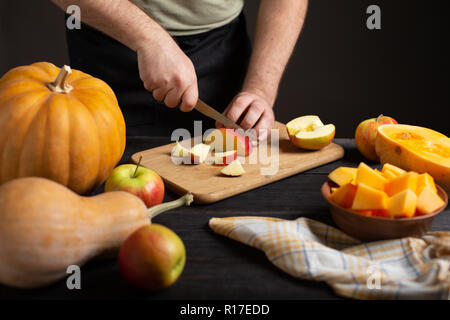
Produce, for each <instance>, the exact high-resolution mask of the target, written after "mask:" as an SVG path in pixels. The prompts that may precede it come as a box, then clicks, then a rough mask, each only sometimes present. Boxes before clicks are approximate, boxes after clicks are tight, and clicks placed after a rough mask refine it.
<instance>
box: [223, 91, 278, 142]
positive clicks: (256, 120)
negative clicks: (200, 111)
mask: <svg viewBox="0 0 450 320" xmlns="http://www.w3.org/2000/svg"><path fill="white" fill-rule="evenodd" d="M267 100H268V99H266V98H265V97H264V96H263V95H262V94H258V93H253V92H248V91H243V92H241V93H239V94H238V95H237V96H236V97H235V98H234V99H233V101H231V103H230V104H229V105H228V107H227V108H226V109H225V111H224V112H223V114H224V115H225V116H226V117H227V118H229V119H231V120H232V121H234V122H236V123H238V124H239V125H240V126H241V127H242V128H243V129H245V130H248V129H250V128H253V129H254V130H255V131H256V135H257V137H258V140H259V141H263V140H265V139H266V138H267V135H268V133H269V132H270V129H272V127H273V125H274V121H275V116H274V114H273V109H272V105H271V104H270V103H269V102H268V101H267ZM239 120H240V121H239ZM238 121H239V122H238ZM216 126H217V127H218V128H220V127H223V125H222V124H221V123H218V122H216Z"/></svg>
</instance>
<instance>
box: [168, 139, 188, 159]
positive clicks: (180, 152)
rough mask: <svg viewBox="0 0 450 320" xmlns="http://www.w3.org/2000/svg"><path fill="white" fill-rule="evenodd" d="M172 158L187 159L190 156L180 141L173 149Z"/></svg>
mask: <svg viewBox="0 0 450 320" xmlns="http://www.w3.org/2000/svg"><path fill="white" fill-rule="evenodd" d="M171 154H172V156H174V157H186V156H189V155H190V152H189V150H188V149H186V148H185V147H183V146H182V145H181V144H180V143H179V142H178V141H177V142H176V144H175V147H173V149H172V153H171Z"/></svg>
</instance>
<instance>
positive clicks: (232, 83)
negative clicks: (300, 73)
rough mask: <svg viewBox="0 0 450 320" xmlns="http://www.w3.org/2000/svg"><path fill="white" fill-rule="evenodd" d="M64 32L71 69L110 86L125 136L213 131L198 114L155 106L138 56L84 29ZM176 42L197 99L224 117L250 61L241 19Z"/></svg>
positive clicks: (102, 35)
mask: <svg viewBox="0 0 450 320" xmlns="http://www.w3.org/2000/svg"><path fill="white" fill-rule="evenodd" d="M66 30H67V32H66V35H67V44H68V48H69V57H70V64H71V67H72V68H74V69H78V70H81V71H83V72H87V73H89V74H90V75H92V76H94V77H97V78H100V79H102V80H103V81H105V82H106V83H108V84H109V85H110V86H111V88H112V89H113V90H114V92H115V94H116V96H117V99H118V101H119V106H120V107H121V109H122V112H123V114H124V117H125V122H126V125H127V135H133V136H136V135H147V136H148V135H151V136H170V135H171V133H172V131H173V130H175V129H176V128H186V129H188V130H189V131H190V132H191V134H192V133H193V124H194V120H202V126H203V131H204V130H206V129H208V128H212V127H214V121H213V120H211V119H209V118H207V117H205V116H203V115H202V114H200V113H199V112H198V111H196V110H193V111H192V112H188V113H185V112H181V111H180V110H179V109H178V108H174V109H171V108H168V107H166V106H165V105H164V104H163V103H160V102H157V101H155V100H154V99H153V96H152V94H151V93H149V92H148V91H146V90H145V88H144V86H143V84H142V81H141V79H140V78H139V71H138V64H137V55H136V52H134V51H132V50H130V49H129V48H127V47H126V46H124V45H122V44H121V43H119V42H118V41H116V40H114V39H112V38H110V37H108V36H107V35H105V34H103V33H102V32H99V31H97V30H95V29H93V28H91V27H89V26H87V25H86V24H82V26H81V29H80V30H76V29H74V30H68V29H66ZM174 39H175V41H176V42H177V44H178V45H179V46H180V48H181V49H182V50H183V51H184V52H185V54H186V55H187V56H188V57H189V58H190V59H191V60H192V62H193V64H194V67H195V70H196V73H197V79H198V87H199V96H200V98H201V99H203V100H204V101H205V102H206V103H208V104H210V105H211V106H213V107H214V108H216V110H218V111H220V112H221V111H223V110H224V109H225V108H226V106H227V105H228V104H229V102H230V101H231V99H232V98H233V97H234V96H235V95H236V94H237V93H238V92H239V90H240V89H241V87H242V83H243V80H244V77H245V73H246V70H247V65H248V61H249V57H250V52H251V44H250V40H249V37H248V34H247V29H246V23H245V18H244V15H243V14H241V15H240V16H239V17H238V18H236V19H235V20H234V21H232V22H231V23H229V24H227V25H225V26H223V27H220V28H217V29H214V30H211V31H208V32H205V33H202V34H198V35H191V36H178V37H174Z"/></svg>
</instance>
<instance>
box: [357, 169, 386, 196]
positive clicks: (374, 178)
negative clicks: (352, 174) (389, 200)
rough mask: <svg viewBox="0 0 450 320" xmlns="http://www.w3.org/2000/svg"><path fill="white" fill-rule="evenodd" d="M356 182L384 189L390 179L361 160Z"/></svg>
mask: <svg viewBox="0 0 450 320" xmlns="http://www.w3.org/2000/svg"><path fill="white" fill-rule="evenodd" d="M355 182H356V184H360V183H363V184H365V185H367V186H369V187H372V188H375V189H378V190H383V189H384V186H385V184H386V183H387V182H388V180H387V179H386V178H385V177H383V176H382V175H381V174H380V173H378V172H376V171H375V170H373V169H372V168H371V167H369V166H368V165H367V164H365V163H363V162H361V163H360V164H359V166H358V170H357V171H356V179H355Z"/></svg>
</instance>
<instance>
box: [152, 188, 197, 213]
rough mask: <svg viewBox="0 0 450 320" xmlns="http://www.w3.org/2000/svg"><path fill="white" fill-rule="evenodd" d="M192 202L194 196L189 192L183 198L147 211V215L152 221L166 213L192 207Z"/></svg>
mask: <svg viewBox="0 0 450 320" xmlns="http://www.w3.org/2000/svg"><path fill="white" fill-rule="evenodd" d="M192 201H194V196H193V195H192V193H190V192H188V193H186V194H185V195H184V196H182V197H181V198H178V199H177V200H173V201H169V202H165V203H161V204H158V205H157V206H154V207H151V208H150V209H148V210H147V214H148V217H149V218H150V219H153V218H154V217H156V216H157V215H158V214H160V213H163V212H165V211H169V210H172V209H175V208H179V207H182V206H184V205H186V206H190V205H191V203H192Z"/></svg>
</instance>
